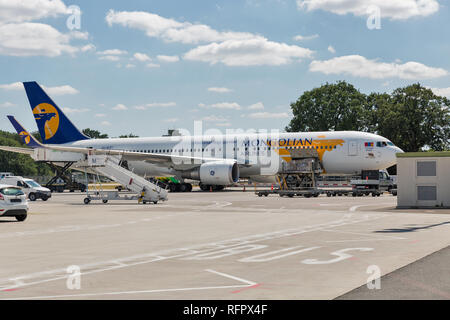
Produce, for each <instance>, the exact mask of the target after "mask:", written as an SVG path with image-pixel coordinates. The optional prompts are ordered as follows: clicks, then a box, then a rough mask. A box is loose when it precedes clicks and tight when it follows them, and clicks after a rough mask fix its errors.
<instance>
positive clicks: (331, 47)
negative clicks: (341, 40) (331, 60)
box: [328, 45, 336, 54]
mask: <svg viewBox="0 0 450 320" xmlns="http://www.w3.org/2000/svg"><path fill="white" fill-rule="evenodd" d="M328 51H329V52H331V53H333V54H334V53H336V49H334V48H333V46H332V45H329V46H328Z"/></svg>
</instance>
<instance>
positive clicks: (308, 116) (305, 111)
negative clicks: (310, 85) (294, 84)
mask: <svg viewBox="0 0 450 320" xmlns="http://www.w3.org/2000/svg"><path fill="white" fill-rule="evenodd" d="M365 104H366V95H365V94H363V93H361V92H360V91H359V90H357V89H356V88H355V87H354V86H353V85H351V84H349V83H347V82H345V81H339V82H337V83H335V84H329V83H326V84H324V85H322V86H321V87H318V88H314V89H312V90H311V91H306V92H304V93H303V94H302V95H301V96H300V98H298V100H297V101H296V102H294V103H291V109H292V113H293V114H294V118H293V119H292V120H291V122H290V123H289V125H288V126H287V127H286V131H288V132H295V131H329V130H358V131H366V130H367V126H366V123H365V121H364V119H365V113H366V110H365V109H364V106H365Z"/></svg>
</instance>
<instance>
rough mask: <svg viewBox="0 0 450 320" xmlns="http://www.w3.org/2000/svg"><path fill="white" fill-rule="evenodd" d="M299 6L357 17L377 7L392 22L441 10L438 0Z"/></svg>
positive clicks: (310, 0) (322, 0) (324, 1)
mask: <svg viewBox="0 0 450 320" xmlns="http://www.w3.org/2000/svg"><path fill="white" fill-rule="evenodd" d="M297 6H298V8H299V9H305V10H307V11H312V10H319V9H320V10H325V11H329V12H332V13H335V14H339V15H344V14H347V13H351V14H353V15H355V16H369V15H370V12H368V9H369V7H371V6H376V7H378V8H380V12H381V16H382V17H385V18H390V19H392V20H405V19H408V18H412V17H417V16H422V17H425V16H429V15H431V14H433V13H435V12H437V11H438V10H439V3H438V1H437V0H297Z"/></svg>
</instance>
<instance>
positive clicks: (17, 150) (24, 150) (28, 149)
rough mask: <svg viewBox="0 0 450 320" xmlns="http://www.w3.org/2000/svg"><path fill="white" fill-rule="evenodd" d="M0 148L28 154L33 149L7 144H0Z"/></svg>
mask: <svg viewBox="0 0 450 320" xmlns="http://www.w3.org/2000/svg"><path fill="white" fill-rule="evenodd" d="M0 150H3V151H10V152H16V153H22V154H28V155H32V154H33V153H34V151H33V149H30V148H20V147H9V146H0Z"/></svg>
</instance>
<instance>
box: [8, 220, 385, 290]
mask: <svg viewBox="0 0 450 320" xmlns="http://www.w3.org/2000/svg"><path fill="white" fill-rule="evenodd" d="M345 216H346V217H345V218H341V219H338V220H334V221H331V222H327V223H320V224H315V225H310V226H304V227H301V228H291V229H284V230H278V231H273V232H268V233H263V234H253V235H249V236H244V237H238V238H233V239H229V240H223V241H218V242H211V243H206V244H200V245H195V246H191V247H184V248H175V249H168V250H164V251H160V252H152V253H146V254H141V255H134V256H131V257H123V258H117V259H114V260H108V261H101V262H94V263H89V264H85V265H80V268H81V270H86V269H87V270H88V271H85V272H82V274H83V275H86V274H93V273H98V272H104V271H110V270H115V269H119V268H125V267H131V266H135V265H140V264H147V263H152V262H156V261H161V260H167V259H176V258H182V257H186V256H189V255H196V254H201V253H205V252H209V251H214V250H222V249H224V248H227V247H235V246H239V245H248V244H250V243H255V242H261V241H266V240H272V239H279V238H283V237H290V236H294V235H301V234H304V233H308V232H315V231H321V230H325V229H330V228H336V227H340V226H345V225H350V224H355V223H360V222H366V221H370V220H374V219H379V218H381V217H384V216H386V215H385V214H370V215H369V214H366V215H362V216H357V217H354V218H353V219H350V217H351V216H353V215H351V214H346V215H345ZM136 259H141V260H140V261H138V262H136ZM117 261H120V262H121V264H122V265H117ZM133 261H135V262H133ZM75 264H76V263H75ZM111 264H114V265H113V266H111ZM92 268H97V269H94V270H93V269H92ZM45 276H48V277H49V278H46V279H42V278H43V277H45ZM55 276H56V277H55ZM68 276H69V275H68V274H67V273H66V269H65V268H60V269H54V270H48V271H41V272H35V273H31V274H26V275H20V276H13V277H9V278H6V279H0V285H1V287H2V288H3V289H4V290H5V287H6V289H15V288H19V287H25V286H30V285H35V284H40V283H45V282H50V281H56V280H61V279H64V278H67V277H68ZM15 280H20V281H25V280H31V281H30V282H23V283H21V284H17V283H16V282H14V284H12V283H11V282H12V281H15ZM33 280H34V281H33Z"/></svg>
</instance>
